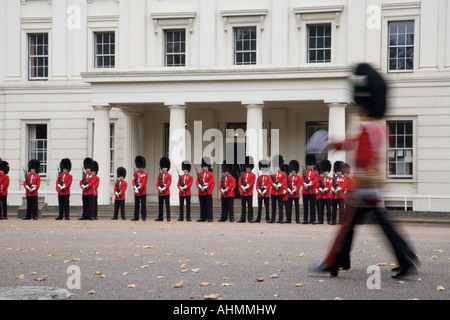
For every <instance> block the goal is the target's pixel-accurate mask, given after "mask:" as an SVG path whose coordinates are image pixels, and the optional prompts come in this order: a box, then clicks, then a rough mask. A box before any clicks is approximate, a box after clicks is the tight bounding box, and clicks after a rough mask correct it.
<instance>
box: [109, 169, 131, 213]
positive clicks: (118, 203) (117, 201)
mask: <svg viewBox="0 0 450 320" xmlns="http://www.w3.org/2000/svg"><path fill="white" fill-rule="evenodd" d="M126 176H127V170H126V169H125V168H124V167H119V168H117V181H116V183H115V184H114V194H115V198H114V216H113V218H112V219H111V220H117V219H118V218H119V209H120V217H121V218H122V220H125V219H126V218H125V199H126V192H127V186H128V183H127V182H126V181H125V178H126Z"/></svg>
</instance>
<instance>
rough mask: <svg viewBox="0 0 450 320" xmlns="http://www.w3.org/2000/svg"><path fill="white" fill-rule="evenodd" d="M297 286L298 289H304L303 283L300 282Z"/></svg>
mask: <svg viewBox="0 0 450 320" xmlns="http://www.w3.org/2000/svg"><path fill="white" fill-rule="evenodd" d="M295 286H296V287H297V288H300V287H303V283H301V282H300V283H296V284H295Z"/></svg>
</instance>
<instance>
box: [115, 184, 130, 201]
mask: <svg viewBox="0 0 450 320" xmlns="http://www.w3.org/2000/svg"><path fill="white" fill-rule="evenodd" d="M117 184H119V188H120V193H119V195H117ZM127 186H128V183H127V182H126V181H125V180H122V181H120V180H119V181H116V183H114V194H115V195H116V197H115V199H116V200H125V193H126V191H127Z"/></svg>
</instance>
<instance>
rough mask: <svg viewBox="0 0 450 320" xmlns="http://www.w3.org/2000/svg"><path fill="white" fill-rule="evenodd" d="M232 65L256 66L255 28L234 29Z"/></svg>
mask: <svg viewBox="0 0 450 320" xmlns="http://www.w3.org/2000/svg"><path fill="white" fill-rule="evenodd" d="M234 64H235V65H245V64H256V27H250V28H234Z"/></svg>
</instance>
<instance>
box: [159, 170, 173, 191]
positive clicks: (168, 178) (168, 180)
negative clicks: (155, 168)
mask: <svg viewBox="0 0 450 320" xmlns="http://www.w3.org/2000/svg"><path fill="white" fill-rule="evenodd" d="M161 178H162V181H163V183H162V185H163V186H162V187H161V186H160V184H159V182H160V180H161ZM171 184H172V175H171V174H170V173H160V174H158V178H157V179H156V189H157V190H158V196H170V185H171ZM164 188H165V189H164ZM160 189H161V190H162V192H161V190H160Z"/></svg>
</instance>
